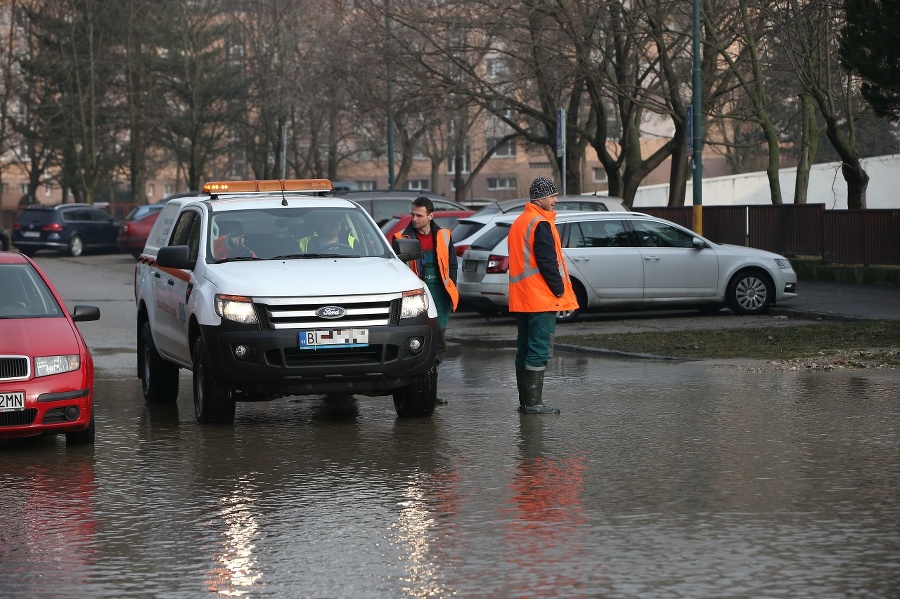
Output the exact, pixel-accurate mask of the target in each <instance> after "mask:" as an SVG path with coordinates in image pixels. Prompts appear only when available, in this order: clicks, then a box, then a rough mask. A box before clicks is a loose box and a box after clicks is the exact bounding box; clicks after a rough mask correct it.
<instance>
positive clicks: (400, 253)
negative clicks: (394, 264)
mask: <svg viewBox="0 0 900 599" xmlns="http://www.w3.org/2000/svg"><path fill="white" fill-rule="evenodd" d="M391 249H393V250H394V253H395V254H397V257H398V258H400V259H401V260H403V261H404V262H411V261H413V260H418V259H419V258H421V257H422V244H421V243H419V240H418V239H405V238H403V237H399V238H398V237H395V238H394V239H392V240H391Z"/></svg>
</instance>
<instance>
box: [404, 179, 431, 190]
mask: <svg viewBox="0 0 900 599" xmlns="http://www.w3.org/2000/svg"><path fill="white" fill-rule="evenodd" d="M405 189H408V190H409V191H427V190H428V179H410V180H409V181H407V182H406V188H405Z"/></svg>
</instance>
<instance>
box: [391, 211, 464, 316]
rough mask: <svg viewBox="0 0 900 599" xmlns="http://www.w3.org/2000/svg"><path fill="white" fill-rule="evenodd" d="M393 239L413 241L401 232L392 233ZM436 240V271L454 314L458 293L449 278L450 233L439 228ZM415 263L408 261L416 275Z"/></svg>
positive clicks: (417, 270)
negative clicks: (439, 275) (451, 304)
mask: <svg viewBox="0 0 900 599" xmlns="http://www.w3.org/2000/svg"><path fill="white" fill-rule="evenodd" d="M394 238H395V239H401V238H406V239H413V238H412V237H410V236H409V235H404V234H403V231H397V232H396V233H394ZM436 238H437V239H436V240H435V244H434V252H435V254H437V263H438V271H439V272H440V273H441V282H442V283H443V284H444V289H446V290H447V293H448V294H449V295H450V300H451V301H452V302H453V311H454V312H456V305H457V304H458V303H459V291H458V290H457V289H456V284H455V283H454V282H453V279H451V278H450V231H449V230H448V229H445V228H443V227H441V228H440V229H438V230H437V235H436ZM416 262H417V261H416V260H410V261H409V262H408V264H409V267H410V268H411V269H412V271H413V272H414V273H416V274H417V275H418V274H419V268H418V265H417V263H416Z"/></svg>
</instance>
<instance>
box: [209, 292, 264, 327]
mask: <svg viewBox="0 0 900 599" xmlns="http://www.w3.org/2000/svg"><path fill="white" fill-rule="evenodd" d="M216 314H218V315H219V316H221V317H222V318H224V319H226V320H232V321H234V322H239V323H241V324H259V319H258V318H257V317H256V309H255V308H254V307H253V301H252V300H251V299H250V298H249V297H247V296H244V295H225V294H222V293H217V294H216Z"/></svg>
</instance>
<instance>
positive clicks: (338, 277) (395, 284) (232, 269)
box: [205, 258, 423, 297]
mask: <svg viewBox="0 0 900 599" xmlns="http://www.w3.org/2000/svg"><path fill="white" fill-rule="evenodd" d="M338 264H340V268H337V265H338ZM205 277H206V279H207V280H208V281H209V282H210V283H212V284H213V285H215V286H216V287H217V288H218V289H228V290H229V293H234V294H236V295H249V296H254V297H289V296H309V295H318V294H320V293H322V292H323V291H324V289H326V288H327V290H328V291H327V295H329V296H333V295H358V294H360V293H365V294H366V295H369V294H379V293H402V292H404V291H409V290H412V289H421V288H422V286H423V283H422V281H421V280H420V279H419V277H417V276H416V275H415V274H414V273H413V272H412V270H410V268H409V266H407V265H406V264H405V263H403V262H401V261H400V260H396V259H394V260H388V259H385V258H315V259H294V260H255V261H243V262H226V263H224V264H215V265H209V267H208V268H207V269H206V272H205ZM324 281H327V282H328V284H327V285H323V282H324Z"/></svg>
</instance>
